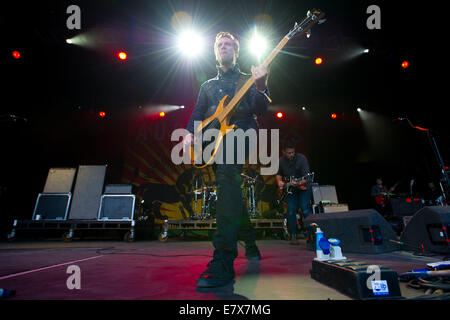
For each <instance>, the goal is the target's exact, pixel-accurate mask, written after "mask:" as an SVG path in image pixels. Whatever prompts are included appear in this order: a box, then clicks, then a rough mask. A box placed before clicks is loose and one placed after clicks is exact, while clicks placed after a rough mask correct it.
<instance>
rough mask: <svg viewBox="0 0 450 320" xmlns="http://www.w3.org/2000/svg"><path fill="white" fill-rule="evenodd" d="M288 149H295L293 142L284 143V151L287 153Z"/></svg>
mask: <svg viewBox="0 0 450 320" xmlns="http://www.w3.org/2000/svg"><path fill="white" fill-rule="evenodd" d="M286 149H295V145H294V143H293V142H292V141H290V140H289V141H286V142H285V143H284V149H283V150H284V151H286Z"/></svg>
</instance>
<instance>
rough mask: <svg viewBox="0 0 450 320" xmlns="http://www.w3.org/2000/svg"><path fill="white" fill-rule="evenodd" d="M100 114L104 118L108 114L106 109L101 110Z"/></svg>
mask: <svg viewBox="0 0 450 320" xmlns="http://www.w3.org/2000/svg"><path fill="white" fill-rule="evenodd" d="M98 115H99V116H100V117H102V118H104V117H105V116H106V113H105V111H100V112H99V113H98Z"/></svg>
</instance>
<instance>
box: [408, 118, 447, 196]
mask: <svg viewBox="0 0 450 320" xmlns="http://www.w3.org/2000/svg"><path fill="white" fill-rule="evenodd" d="M399 120H406V121H408V123H409V125H410V126H411V127H412V128H413V129H416V130H419V131H424V132H426V134H427V138H428V142H429V143H430V146H431V149H432V150H433V153H434V156H435V157H436V160H437V162H438V165H439V168H440V170H441V181H440V184H439V185H440V186H441V191H442V195H443V196H444V200H447V199H449V198H450V180H449V177H448V173H447V170H445V164H444V160H443V159H442V156H441V153H440V152H439V148H438V146H437V144H436V139H435V138H434V136H433V135H432V134H431V133H430V129H426V128H422V127H418V126H414V125H413V124H412V123H411V121H410V120H409V119H408V118H399Z"/></svg>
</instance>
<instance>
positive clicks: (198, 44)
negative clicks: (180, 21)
mask: <svg viewBox="0 0 450 320" xmlns="http://www.w3.org/2000/svg"><path fill="white" fill-rule="evenodd" d="M177 47H178V50H179V51H180V52H181V53H182V54H183V55H185V56H187V57H190V58H193V57H196V56H198V55H200V54H201V53H202V51H203V48H204V41H203V38H202V37H201V36H200V35H199V34H198V33H197V32H195V31H193V30H188V31H185V32H183V33H181V34H180V35H179V36H178V39H177Z"/></svg>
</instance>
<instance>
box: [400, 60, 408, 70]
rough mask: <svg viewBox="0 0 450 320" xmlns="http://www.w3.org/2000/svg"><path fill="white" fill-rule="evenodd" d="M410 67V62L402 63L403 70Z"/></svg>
mask: <svg viewBox="0 0 450 320" xmlns="http://www.w3.org/2000/svg"><path fill="white" fill-rule="evenodd" d="M408 66H409V62H408V61H403V62H402V68H403V69H406V68H408Z"/></svg>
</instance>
